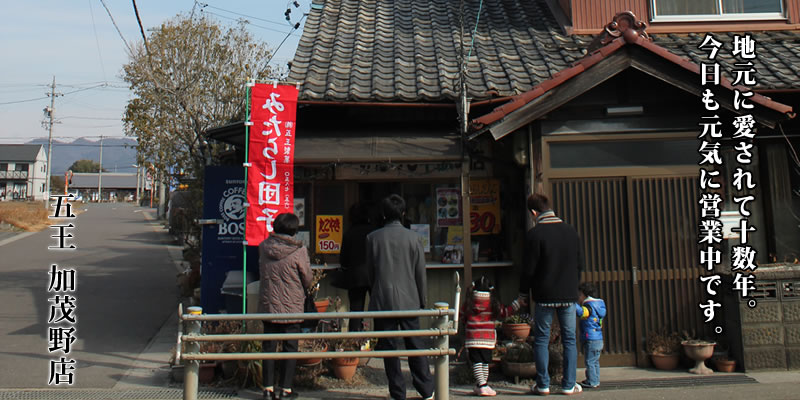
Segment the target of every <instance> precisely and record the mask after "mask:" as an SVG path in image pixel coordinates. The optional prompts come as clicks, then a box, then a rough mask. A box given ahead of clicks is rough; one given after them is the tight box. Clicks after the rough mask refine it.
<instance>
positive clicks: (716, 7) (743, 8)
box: [652, 0, 783, 22]
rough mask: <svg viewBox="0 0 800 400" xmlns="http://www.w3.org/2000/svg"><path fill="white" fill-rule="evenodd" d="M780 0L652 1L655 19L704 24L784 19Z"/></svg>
mask: <svg viewBox="0 0 800 400" xmlns="http://www.w3.org/2000/svg"><path fill="white" fill-rule="evenodd" d="M782 3H783V2H782V0H653V2H652V4H653V16H654V20H656V21H657V20H664V21H667V20H668V21H675V22H679V21H706V20H737V19H738V20H753V19H774V18H783V4H782Z"/></svg>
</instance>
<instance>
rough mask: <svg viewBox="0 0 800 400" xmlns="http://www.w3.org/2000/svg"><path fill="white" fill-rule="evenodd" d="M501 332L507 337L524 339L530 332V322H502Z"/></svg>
mask: <svg viewBox="0 0 800 400" xmlns="http://www.w3.org/2000/svg"><path fill="white" fill-rule="evenodd" d="M503 333H505V334H506V336H508V337H518V338H521V339H525V338H527V337H528V335H530V333H531V325H530V324H503Z"/></svg>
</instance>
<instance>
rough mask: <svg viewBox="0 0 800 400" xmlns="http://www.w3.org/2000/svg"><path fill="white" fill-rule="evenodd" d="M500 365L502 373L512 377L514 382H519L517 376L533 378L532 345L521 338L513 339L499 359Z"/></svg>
mask: <svg viewBox="0 0 800 400" xmlns="http://www.w3.org/2000/svg"><path fill="white" fill-rule="evenodd" d="M500 367H501V369H502V370H503V374H505V375H506V376H508V377H513V378H514V382H515V383H519V378H523V379H526V378H533V377H534V376H536V364H535V363H534V360H533V347H531V345H529V344H527V343H525V342H524V341H521V340H517V341H514V343H512V344H511V345H510V346H508V347H507V348H506V351H505V354H504V355H503V357H502V358H501V359H500Z"/></svg>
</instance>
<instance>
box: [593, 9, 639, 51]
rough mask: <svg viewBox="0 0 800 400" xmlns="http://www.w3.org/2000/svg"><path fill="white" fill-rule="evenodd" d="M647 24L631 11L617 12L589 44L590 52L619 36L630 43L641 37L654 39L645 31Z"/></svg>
mask: <svg viewBox="0 0 800 400" xmlns="http://www.w3.org/2000/svg"><path fill="white" fill-rule="evenodd" d="M645 29H647V24H646V23H645V22H642V21H640V20H638V19H636V15H634V14H633V12H631V11H623V12H619V13H617V15H615V16H614V19H613V20H612V21H611V22H609V23H608V25H606V26H605V28H603V31H602V32H601V33H600V35H598V36H597V37H596V38H595V39H594V40H593V41H592V43H591V44H590V45H589V49H588V52H589V53H592V52H594V51H595V50H597V49H599V48H601V47H604V46H606V45H608V44H609V43H611V42H612V41H614V40H615V39H617V38H619V37H623V38H625V41H626V42H628V43H633V42H635V41H637V40H639V38H640V37H641V38H644V39H647V40H652V39H651V38H650V35H648V34H647V32H645Z"/></svg>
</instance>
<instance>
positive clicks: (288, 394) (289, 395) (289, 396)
mask: <svg viewBox="0 0 800 400" xmlns="http://www.w3.org/2000/svg"><path fill="white" fill-rule="evenodd" d="M298 397H300V395H299V394H297V392H295V391H291V392H284V391H282V390H281V394H280V395H279V396H278V397H276V399H296V398H298Z"/></svg>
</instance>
